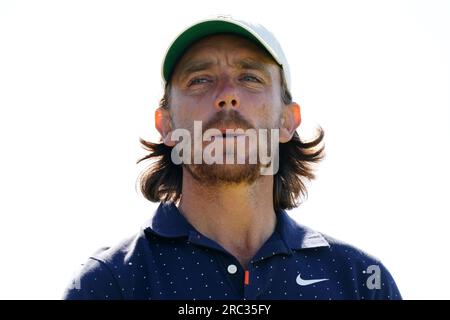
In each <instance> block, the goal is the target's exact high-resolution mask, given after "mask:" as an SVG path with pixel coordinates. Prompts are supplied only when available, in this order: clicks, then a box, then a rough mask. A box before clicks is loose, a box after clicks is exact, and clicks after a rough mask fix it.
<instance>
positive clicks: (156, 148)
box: [137, 72, 325, 210]
mask: <svg viewBox="0 0 450 320" xmlns="http://www.w3.org/2000/svg"><path fill="white" fill-rule="evenodd" d="M280 73H281V75H282V77H281V78H282V80H281V82H282V86H281V89H282V90H281V98H282V101H283V102H284V103H285V104H290V103H292V96H291V94H290V92H289V90H288V88H287V85H286V81H285V79H284V77H283V73H282V72H280ZM169 95H170V85H166V88H165V91H164V96H163V98H162V99H161V100H160V103H159V105H160V107H161V108H166V109H168V108H169ZM324 134H325V133H324V131H323V129H322V128H321V127H319V128H318V129H317V134H316V137H315V138H314V139H312V140H311V141H302V140H301V139H300V136H299V135H298V133H297V132H295V133H294V136H293V137H292V139H291V140H290V141H289V142H286V143H281V144H280V148H279V156H280V158H279V169H278V172H277V173H276V174H275V176H274V185H273V206H274V209H275V210H280V209H292V208H295V207H297V206H299V204H300V203H301V202H302V200H303V199H304V198H306V197H307V196H308V192H307V189H306V186H305V180H313V179H314V178H315V175H314V170H313V164H314V163H318V162H320V161H321V160H322V159H323V158H324V157H325V152H324V148H325V145H324V144H321V142H322V141H323V138H324ZM139 140H140V143H141V145H142V147H143V148H144V149H145V150H147V151H148V152H149V153H148V154H147V155H146V156H145V157H143V158H141V159H139V160H138V161H137V163H140V162H141V161H144V160H153V161H151V162H150V164H149V165H148V166H147V168H146V169H144V170H143V171H142V173H141V174H140V176H139V186H140V190H141V192H142V194H143V195H144V197H145V198H146V199H148V200H150V201H152V202H167V201H174V202H176V201H177V200H179V199H180V197H181V191H182V190H181V186H182V183H183V170H182V165H181V164H180V165H176V164H174V163H173V162H172V160H171V152H172V148H173V147H168V146H166V145H165V144H164V143H152V142H149V141H146V140H144V139H142V138H141V139H139Z"/></svg>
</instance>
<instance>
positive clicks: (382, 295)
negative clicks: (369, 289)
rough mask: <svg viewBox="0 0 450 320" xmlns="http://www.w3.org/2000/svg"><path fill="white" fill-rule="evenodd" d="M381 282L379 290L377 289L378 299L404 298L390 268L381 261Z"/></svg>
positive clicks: (376, 296)
mask: <svg viewBox="0 0 450 320" xmlns="http://www.w3.org/2000/svg"><path fill="white" fill-rule="evenodd" d="M380 271H381V272H380V273H381V274H380V280H381V281H380V283H381V286H380V288H379V290H375V292H376V294H375V299H377V300H402V296H401V294H400V291H399V289H398V287H397V284H396V283H395V281H394V278H393V277H392V275H391V273H390V272H389V271H388V269H387V268H386V267H385V266H384V265H383V264H381V263H380Z"/></svg>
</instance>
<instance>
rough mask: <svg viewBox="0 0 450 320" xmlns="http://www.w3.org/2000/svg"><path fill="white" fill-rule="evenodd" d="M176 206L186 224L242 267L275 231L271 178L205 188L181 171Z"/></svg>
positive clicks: (184, 170)
mask: <svg viewBox="0 0 450 320" xmlns="http://www.w3.org/2000/svg"><path fill="white" fill-rule="evenodd" d="M178 207H179V210H180V211H181V213H182V214H183V215H184V216H185V218H186V219H187V220H188V221H189V223H190V224H192V225H193V226H194V227H195V228H196V229H197V230H198V231H199V232H201V233H202V234H203V235H205V236H207V237H208V238H210V239H212V240H214V241H216V242H217V243H219V244H220V245H221V246H222V247H224V248H225V249H226V250H227V251H228V252H230V253H231V254H232V255H233V256H235V257H236V258H237V259H238V261H239V262H240V263H241V265H242V266H243V267H244V268H245V267H246V266H247V264H248V262H249V261H250V260H251V259H252V257H253V256H254V255H255V254H256V252H257V251H258V250H259V248H261V246H262V245H263V244H264V242H265V241H266V240H267V239H268V238H269V237H270V236H271V234H272V233H273V231H274V229H275V224H276V217H275V211H274V208H273V176H263V175H262V176H260V177H259V178H258V179H257V180H256V181H255V182H254V183H253V184H250V185H249V184H247V183H241V184H233V185H214V186H210V185H209V186H205V185H203V184H201V183H199V182H198V181H197V180H195V179H194V178H193V177H192V176H191V175H190V173H188V172H187V171H186V169H183V186H182V197H181V200H180V203H179V206H178Z"/></svg>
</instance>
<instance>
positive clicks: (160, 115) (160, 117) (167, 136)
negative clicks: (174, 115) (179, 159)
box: [155, 108, 175, 147]
mask: <svg viewBox="0 0 450 320" xmlns="http://www.w3.org/2000/svg"><path fill="white" fill-rule="evenodd" d="M155 127H156V130H158V132H159V134H160V135H161V138H162V141H163V143H164V144H165V145H166V146H169V147H173V146H174V145H175V141H172V139H171V137H172V121H171V117H170V112H169V110H167V109H163V108H158V109H156V111H155Z"/></svg>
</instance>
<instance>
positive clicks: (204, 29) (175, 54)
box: [162, 20, 278, 82]
mask: <svg viewBox="0 0 450 320" xmlns="http://www.w3.org/2000/svg"><path fill="white" fill-rule="evenodd" d="M219 33H230V34H236V35H239V36H242V37H245V38H247V39H249V40H250V41H253V42H254V43H256V44H257V45H259V46H260V47H261V48H263V49H266V50H267V48H265V46H264V43H262V42H261V40H260V39H258V38H257V37H256V36H255V35H253V34H252V33H251V32H250V31H248V30H247V29H246V28H245V27H244V26H243V25H242V26H241V25H239V24H237V23H235V22H234V21H233V22H231V21H223V20H208V21H203V22H200V23H197V24H195V25H193V26H191V27H189V28H188V29H186V30H185V31H183V32H182V33H181V34H180V35H179V36H178V37H177V38H176V39H175V41H174V42H173V43H172V44H171V45H170V47H169V49H168V50H167V53H166V55H165V58H164V62H163V68H162V69H163V70H162V75H163V79H164V81H166V82H167V81H168V80H169V79H170V77H171V76H172V72H173V71H174V69H175V67H176V64H177V62H178V60H179V59H180V58H181V56H182V55H183V54H184V53H185V51H186V50H187V49H188V48H189V47H190V46H191V45H192V44H193V43H194V42H196V41H198V40H200V39H202V38H204V37H206V36H209V35H213V34H219ZM269 54H270V55H271V56H273V54H271V53H270V52H269ZM274 58H275V59H276V57H274ZM277 62H278V61H277Z"/></svg>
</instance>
